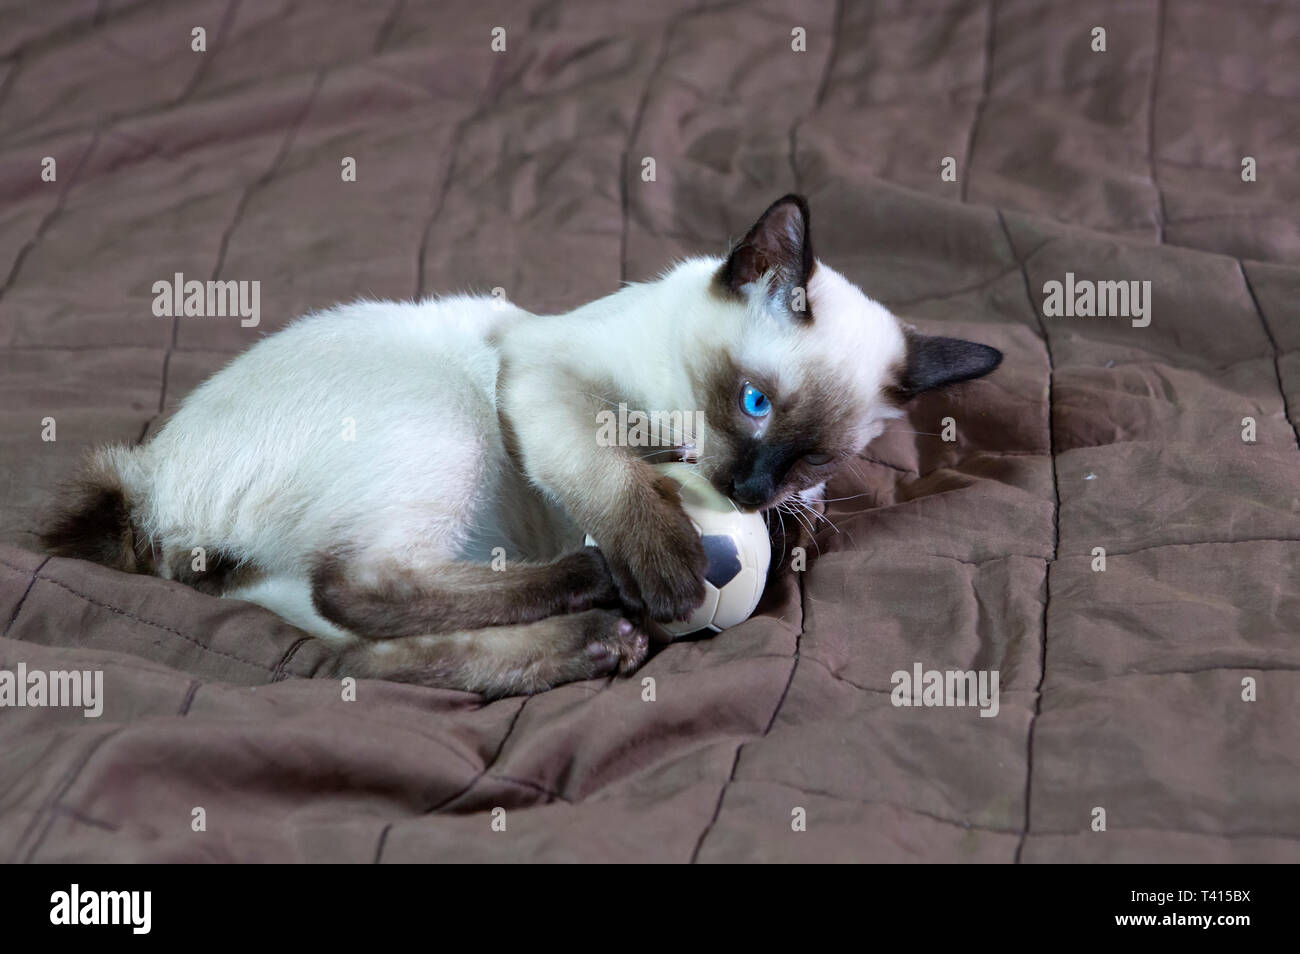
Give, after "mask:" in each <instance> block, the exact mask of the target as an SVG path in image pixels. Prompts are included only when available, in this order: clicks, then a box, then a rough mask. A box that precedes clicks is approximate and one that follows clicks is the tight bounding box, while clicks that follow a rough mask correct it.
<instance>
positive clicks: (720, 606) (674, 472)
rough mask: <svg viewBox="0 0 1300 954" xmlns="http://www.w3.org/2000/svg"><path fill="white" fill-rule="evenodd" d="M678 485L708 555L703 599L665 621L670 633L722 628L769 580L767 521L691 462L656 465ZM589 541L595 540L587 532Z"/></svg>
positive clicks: (750, 607) (739, 619) (746, 610)
mask: <svg viewBox="0 0 1300 954" xmlns="http://www.w3.org/2000/svg"><path fill="white" fill-rule="evenodd" d="M656 466H657V469H658V470H660V471H662V472H663V473H665V474H667V475H668V476H669V477H671V478H672V479H673V480H674V481H675V482H676V483H677V485H678V487H679V488H680V493H681V498H682V507H683V509H684V510H685V511H686V516H688V517H689V518H690V520H691V523H692V524H694V525H695V529H696V530H698V531H699V533H700V537H701V539H702V540H703V541H704V552H705V553H706V554H707V555H708V558H709V568H708V572H706V573H705V575H704V602H703V603H701V604H700V606H699V608H698V609H696V610H695V612H694V614H692V616H691V618H690V619H688V620H685V621H677V622H672V623H666V624H664V629H665V630H666V631H667V632H668V633H669V635H671V636H674V637H676V636H685V635H686V634H687V633H694V632H698V631H700V630H712V631H713V632H715V633H720V632H722V631H723V630H724V629H728V628H730V627H732V626H735V625H736V624H737V623H743V622H744V621H745V620H747V619H749V614H750V613H752V612H754V608H755V607H756V606H758V601H759V599H760V598H761V597H762V596H763V586H764V584H766V583H767V568H768V564H769V563H770V562H771V559H772V543H771V540H770V538H769V537H768V535H767V524H766V523H765V522H764V520H763V518H762V516H761V515H760V514H757V513H742V512H741V511H740V510H739V509H738V508H737V507H736V505H735V504H734V503H732V502H731V501H730V500H729V499H728V498H726V497H724V496H723V495H722V494H720V493H718V491H716V490H714V489H713V485H712V484H710V483H709V482H708V481H707V480H706V479H705V478H704V477H702V476H701V475H700V474H698V473H696V471H695V470H693V469H692V468H691V466H690V465H689V464H681V463H672V464H658V465H656ZM587 543H588V544H595V541H593V540H592V539H591V537H587Z"/></svg>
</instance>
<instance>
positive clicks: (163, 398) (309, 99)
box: [136, 0, 329, 444]
mask: <svg viewBox="0 0 1300 954" xmlns="http://www.w3.org/2000/svg"><path fill="white" fill-rule="evenodd" d="M237 3H238V0H234V3H232V6H233V5H235V4H237ZM328 72H329V70H328V69H320V70H318V71H317V72H316V77H315V79H314V81H313V82H312V87H311V90H310V92H308V94H307V96H306V99H305V102H304V103H303V106H302V109H301V110H299V112H298V115H297V116H295V117H294V121H293V123H292V124H291V125H290V126H289V129H288V131H287V132H286V133H285V135H284V138H283V139H282V140H281V141H280V146H279V148H278V149H276V151H275V155H274V156H273V157H272V159H271V165H270V166H269V167H268V168H267V170H266V171H265V172H263V173H262V174H261V175H260V176H258V177H257V178H256V179H255V180H254V181H253V183H252V184H251V185H250V186H248V187H247V188H246V189H244V190H243V193H242V194H241V195H240V197H239V201H238V202H236V203H235V211H234V214H233V215H232V216H231V219H230V222H229V223H227V225H226V227H225V229H224V230H223V231H222V233H221V241H220V243H219V244H218V246H217V262H216V264H215V265H214V266H213V268H212V279H213V281H215V280H216V279H218V278H219V277H220V276H221V270H222V268H224V267H225V264H226V256H227V255H228V254H229V252H230V240H231V238H232V237H233V236H234V234H235V230H236V229H237V228H239V223H240V222H241V221H242V220H243V217H244V213H245V211H246V210H247V208H248V204H249V202H251V201H252V198H253V196H254V195H255V194H256V193H257V192H258V190H260V189H262V188H264V187H265V186H266V185H267V184H268V183H269V182H270V181H271V180H272V179H274V178H275V175H276V173H277V172H279V171H280V167H281V166H282V165H284V161H285V159H286V158H288V155H289V153H290V152H291V151H292V149H293V144H294V141H295V140H296V139H297V138H298V133H299V131H300V130H301V129H302V125H303V123H304V122H305V121H306V119H307V116H308V114H310V113H311V109H312V106H313V105H315V103H316V97H317V95H318V94H319V93H320V89H321V85H322V84H323V83H324V82H325V74H326V73H328ZM180 328H181V322H180V317H179V316H173V317H172V327H171V338H170V339H169V340H168V344H167V350H166V351H165V352H164V353H163V368H162V386H161V387H160V388H159V390H158V411H157V412H156V413H155V414H154V415H153V416H152V417H150V418H149V419H148V420H147V421H145V423H144V427H143V428H142V429H141V431H140V437H139V438H138V439H137V440H136V443H137V444H139V443H142V442H143V441H144V437H145V435H146V434H148V433H149V426H150V425H151V424H152V423H153V422H154V421H155V420H157V419H158V418H159V417H160V416H161V415H162V413H163V411H164V409H165V408H166V406H167V384H168V375H169V371H170V369H171V360H172V353H173V351H175V349H176V342H177V340H178V339H179V337H180Z"/></svg>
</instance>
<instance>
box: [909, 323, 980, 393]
mask: <svg viewBox="0 0 1300 954" xmlns="http://www.w3.org/2000/svg"><path fill="white" fill-rule="evenodd" d="M906 335H907V358H906V359H905V361H904V363H903V367H902V368H901V370H900V372H899V376H898V383H897V384H896V385H894V388H893V393H894V396H895V397H897V398H898V399H899V400H902V401H906V400H909V399H911V398H913V397H915V396H916V395H918V394H920V393H921V392H922V391H932V390H934V389H935V388H941V387H944V386H945V385H948V384H956V383H957V382H958V381H969V380H971V379H972V378H982V377H984V375H986V374H988V373H989V372H990V371H992V370H993V369H994V368H996V367H997V366H998V365H999V364H1001V363H1002V352H1001V351H999V350H998V349H997V348H990V347H989V346H988V345H984V344H979V343H977V342H974V341H965V340H963V339H961V338H943V337H939V336H932V335H923V334H920V333H919V332H917V331H913V330H911V329H908V331H907V332H906Z"/></svg>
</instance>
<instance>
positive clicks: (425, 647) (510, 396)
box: [44, 195, 1002, 696]
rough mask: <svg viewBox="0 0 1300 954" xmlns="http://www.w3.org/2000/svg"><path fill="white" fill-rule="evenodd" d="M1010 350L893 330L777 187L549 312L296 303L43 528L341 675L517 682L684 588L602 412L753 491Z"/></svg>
mask: <svg viewBox="0 0 1300 954" xmlns="http://www.w3.org/2000/svg"><path fill="white" fill-rule="evenodd" d="M1001 358H1002V355H1001V354H1000V353H999V352H998V351H996V350H995V349H993V348H990V347H987V346H985V345H980V344H974V343H972V342H966V341H960V340H957V339H953V338H940V337H927V336H923V335H919V334H917V333H915V332H914V331H912V330H911V329H906V328H904V326H902V325H901V324H900V323H899V321H898V320H897V319H896V318H895V317H894V316H893V315H891V314H890V313H889V312H888V311H887V310H886V309H885V308H884V307H882V306H881V305H879V304H877V303H876V302H874V301H872V300H871V299H869V298H867V297H866V296H865V295H863V293H862V292H861V291H859V290H858V289H857V288H856V287H855V286H854V285H853V284H851V283H850V282H849V281H848V280H847V279H845V278H844V277H843V276H841V275H840V274H839V273H838V272H836V271H834V270H833V269H831V268H830V267H828V266H826V265H824V264H822V263H821V262H819V261H817V259H816V258H815V257H814V256H813V249H812V241H811V237H810V234H809V216H808V207H807V204H806V203H805V202H804V200H803V199H802V198H801V197H799V196H794V195H790V196H786V197H784V198H782V199H779V200H778V201H777V202H775V203H774V204H773V205H772V206H771V207H770V208H768V209H767V211H766V212H764V213H763V215H762V216H761V217H760V218H759V220H758V221H757V222H756V223H755V225H754V226H753V227H752V228H751V229H750V230H749V232H748V234H747V235H746V236H745V237H744V239H743V240H742V241H741V242H740V243H739V244H738V245H736V246H735V248H733V249H732V250H731V253H730V255H729V256H728V257H727V258H726V259H725V260H724V259H715V258H695V259H690V260H687V261H684V262H682V263H680V264H677V265H675V266H674V267H672V268H671V269H669V270H668V271H667V272H666V273H665V274H664V275H663V276H662V277H661V278H659V279H658V280H657V281H653V282H648V283H645V284H635V285H629V286H627V287H625V288H623V289H621V290H620V291H618V292H616V293H614V294H612V295H609V296H608V297H606V298H602V299H600V300H598V301H595V302H592V303H591V304H588V305H584V306H583V307H581V308H578V309H576V310H574V311H571V312H568V313H567V314H562V315H555V316H550V317H539V316H535V315H531V314H528V313H527V312H525V311H523V310H522V309H520V308H517V307H515V306H513V305H510V304H507V303H505V302H502V301H499V300H495V299H489V298H482V297H465V296H461V297H451V298H441V299H436V300H428V301H422V302H414V303H411V302H400V303H398V302H365V301H363V302H357V303H354V304H350V305H344V306H340V307H337V308H333V309H330V310H328V311H325V312H322V313H319V314H315V315H311V316H308V317H306V318H302V319H300V320H298V321H297V322H295V323H293V324H291V325H290V326H289V327H287V328H285V329H284V330H282V331H280V332H279V333H277V334H274V335H272V336H270V337H268V338H266V339H264V340H262V341H260V342H259V343H258V344H257V345H256V346H255V347H253V348H251V349H250V350H249V351H248V352H246V353H245V354H243V355H241V356H240V357H238V358H236V359H235V360H234V361H232V362H231V363H230V364H229V365H228V366H227V367H226V368H224V369H223V370H222V371H220V372H218V373H217V374H216V375H214V376H213V377H212V378H210V379H209V380H208V381H207V382H205V383H204V384H203V385H202V386H201V387H199V388H198V389H197V390H196V391H195V392H194V393H193V394H191V395H190V396H189V397H188V398H186V400H185V401H184V403H183V404H182V406H181V407H180V409H179V410H178V411H177V413H176V414H175V416H174V417H172V419H171V420H170V421H169V422H168V423H167V424H166V426H165V427H163V428H162V430H161V431H160V432H159V433H158V435H157V436H156V437H155V438H154V439H153V440H152V441H150V442H149V443H148V444H145V445H143V446H140V447H126V446H113V447H106V448H102V449H100V450H99V451H97V452H96V453H95V454H94V456H93V457H92V459H91V462H90V464H89V466H88V469H87V472H86V474H85V475H84V477H83V480H82V482H81V489H80V491H79V493H78V495H77V497H76V498H75V499H73V500H72V501H71V502H70V503H66V504H65V506H64V510H63V512H62V514H61V516H59V517H58V518H57V519H56V520H54V521H53V522H52V524H51V525H50V527H49V529H48V531H47V532H46V534H45V535H44V539H45V543H46V546H47V547H48V548H49V549H50V550H51V551H52V552H54V553H56V554H61V555H66V556H76V557H83V558H89V559H94V560H97V561H99V562H101V563H105V564H107V565H109V566H113V567H117V568H119V569H122V570H128V571H132V572H137V573H151V574H156V575H158V576H161V577H163V578H165V579H173V580H179V581H182V582H185V583H188V584H190V585H193V586H195V587H197V588H199V589H200V590H204V591H206V592H210V593H215V594H219V595H222V596H228V597H234V598H237V599H244V600H250V601H252V602H255V603H259V604H261V605H263V606H266V607H268V608H270V609H272V610H274V611H275V612H276V613H278V614H280V615H281V616H282V617H284V618H285V619H287V620H289V621H290V622H292V623H294V624H296V625H297V626H299V627H301V628H302V629H304V630H306V631H307V632H308V633H311V634H314V635H316V636H318V637H321V638H322V639H324V640H328V641H330V642H331V643H332V644H333V645H335V646H337V653H336V655H335V657H334V659H335V663H334V671H335V672H336V673H337V674H348V675H355V676H372V677H382V678H388V679H400V680H407V681H414V682H420V683H423V684H426V685H433V686H445V687H452V688H459V689H465V690H470V691H475V692H480V693H483V694H485V695H489V696H499V695H505V694H512V693H530V692H537V691H540V690H543V689H546V688H548V687H550V686H554V685H557V684H560V683H564V682H568V681H572V680H577V679H587V678H593V677H599V676H605V675H610V674H613V673H615V672H620V673H625V672H628V671H631V670H633V669H635V668H636V667H637V666H638V665H640V663H641V662H642V661H643V660H644V658H645V656H646V653H647V650H648V640H647V635H646V628H647V620H660V621H666V620H671V619H681V618H685V617H686V616H688V615H689V614H690V613H691V612H692V611H693V610H694V609H695V607H696V606H698V605H699V603H700V602H701V601H702V599H703V596H704V589H703V584H702V576H703V571H704V568H705V557H704V551H703V548H702V546H701V543H700V540H699V537H698V535H697V534H696V532H695V530H694V529H693V527H692V525H691V523H690V521H689V520H688V519H687V517H686V515H685V513H684V512H683V511H682V509H681V506H680V502H679V500H678V497H677V493H676V491H675V489H674V484H673V483H672V482H671V481H670V480H669V479H667V478H666V477H664V476H663V475H662V474H661V473H660V472H658V471H657V470H655V469H654V468H653V466H652V462H653V461H655V460H663V459H664V458H663V457H658V458H656V457H655V456H654V455H655V453H656V452H650V453H642V452H640V451H638V450H636V449H634V448H630V447H621V446H613V447H611V446H600V444H599V442H598V441H597V440H596V432H597V424H596V421H597V413H598V412H599V411H601V410H604V409H607V408H610V407H616V406H617V405H619V404H625V405H626V406H627V407H628V408H632V409H641V410H643V411H646V412H656V411H682V412H684V413H687V414H692V413H694V412H695V411H697V410H698V411H702V412H703V421H704V430H703V433H702V434H698V435H694V443H695V446H694V447H687V446H682V447H679V448H675V449H670V450H669V453H671V454H672V455H673V456H685V457H688V458H690V457H694V458H696V459H697V463H696V466H697V467H698V469H699V470H700V472H701V473H703V474H704V475H705V476H706V477H707V478H708V479H709V480H710V481H711V482H712V483H713V485H714V486H716V487H717V488H718V489H719V490H721V491H722V492H723V493H725V494H727V495H728V496H730V497H731V498H732V499H734V500H735V501H736V503H737V504H738V505H739V506H740V507H742V508H743V509H745V510H768V509H770V508H773V507H775V506H776V505H777V504H779V503H781V502H783V501H785V500H787V499H788V498H790V497H792V496H794V495H800V496H801V498H802V499H803V500H804V501H816V500H817V499H818V497H819V495H820V494H821V492H822V489H823V487H824V485H825V483H826V481H827V480H828V479H829V478H830V477H831V475H832V474H833V473H834V472H835V470H836V468H837V467H838V466H840V465H841V464H842V463H843V462H845V461H846V460H851V459H853V457H854V456H855V455H856V454H858V453H859V452H860V451H861V450H862V449H863V448H864V447H865V446H866V445H867V443H868V442H869V441H871V440H872V439H873V438H875V437H876V436H878V435H879V434H880V433H881V431H882V430H883V429H884V427H885V425H886V423H887V422H888V421H889V420H890V419H891V418H895V417H899V416H901V415H902V411H901V410H899V405H900V404H901V403H902V402H905V401H906V400H908V399H909V398H910V397H912V396H913V395H915V394H917V393H919V392H921V391H925V390H928V389H931V388H935V387H939V386H941V385H945V384H950V383H952V382H956V381H963V380H966V379H969V378H975V377H979V376H981V375H984V374H987V373H988V372H990V371H992V370H993V369H994V368H995V367H997V365H998V363H999V362H1000V361H1001ZM663 452H664V449H662V448H661V449H659V450H658V451H657V453H663ZM584 533H590V534H591V535H592V536H593V538H594V539H596V540H598V541H599V542H600V544H601V547H600V549H599V550H596V549H594V548H592V547H583V546H582V543H583V539H584ZM197 547H201V548H203V554H204V555H205V558H204V560H203V561H196V560H195V559H194V556H193V554H194V552H195V550H194V548H197ZM494 558H495V559H494ZM502 558H504V560H505V568H504V570H501V560H502ZM494 563H495V566H494ZM195 566H201V567H202V569H197V570H196V569H194V567H195Z"/></svg>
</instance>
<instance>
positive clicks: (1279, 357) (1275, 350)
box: [1236, 259, 1300, 450]
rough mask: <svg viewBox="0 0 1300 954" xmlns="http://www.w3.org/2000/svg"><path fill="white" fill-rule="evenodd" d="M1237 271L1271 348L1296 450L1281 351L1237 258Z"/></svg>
mask: <svg viewBox="0 0 1300 954" xmlns="http://www.w3.org/2000/svg"><path fill="white" fill-rule="evenodd" d="M1236 262H1237V271H1238V272H1240V273H1241V280H1242V281H1243V282H1244V283H1245V285H1246V292H1247V293H1248V294H1249V295H1250V303H1251V304H1252V305H1254V306H1255V314H1256V315H1258V316H1259V322H1260V324H1261V325H1263V326H1264V334H1266V335H1267V336H1268V343H1269V345H1271V346H1272V348H1273V373H1274V374H1276V375H1277V390H1278V393H1279V394H1281V395H1282V413H1283V415H1285V417H1286V420H1287V423H1288V424H1290V425H1291V433H1292V434H1293V435H1294V436H1295V446H1296V450H1300V429H1297V428H1296V423H1295V418H1293V417H1292V416H1291V403H1290V402H1289V401H1288V400H1287V396H1286V387H1285V385H1284V384H1283V382H1282V364H1281V360H1282V352H1281V350H1280V349H1279V348H1278V346H1277V338H1275V337H1274V336H1273V329H1272V328H1271V327H1270V326H1269V323H1268V319H1267V318H1265V317H1264V309H1263V308H1261V307H1260V304H1259V298H1258V296H1256V294H1255V286H1254V285H1252V284H1251V283H1250V276H1249V275H1247V274H1246V266H1245V265H1244V264H1242V261H1241V259H1237V260H1236Z"/></svg>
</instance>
